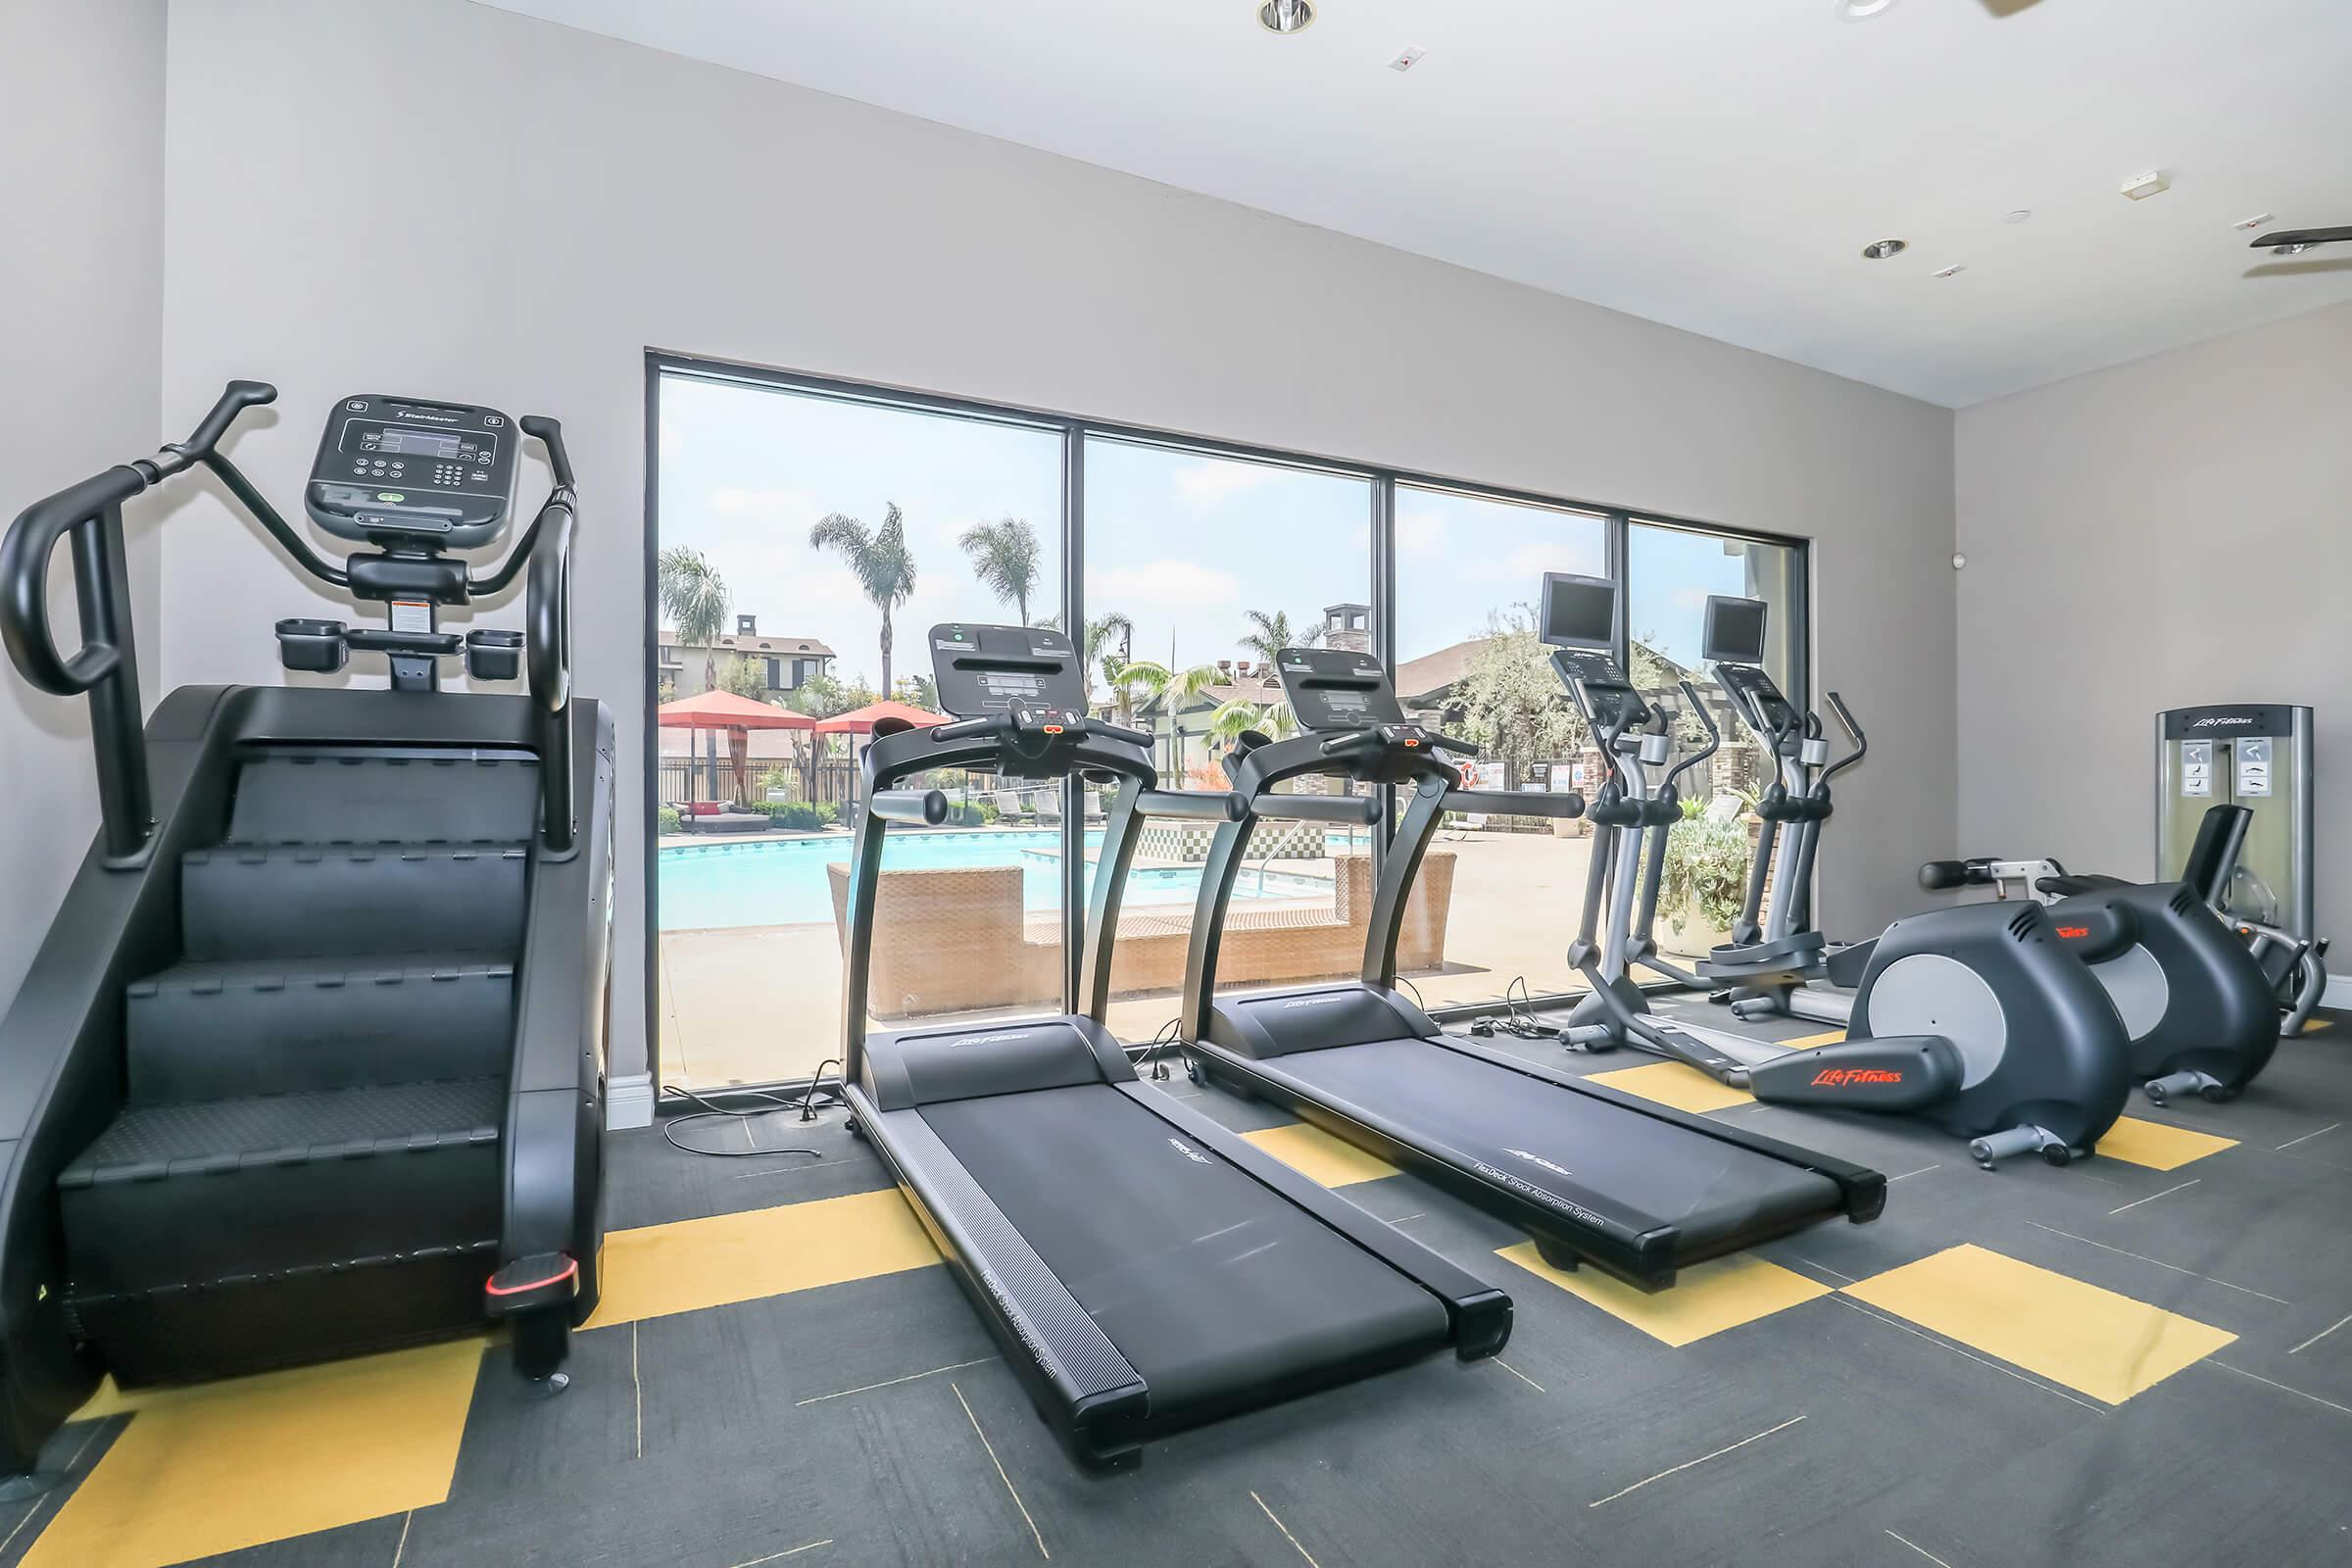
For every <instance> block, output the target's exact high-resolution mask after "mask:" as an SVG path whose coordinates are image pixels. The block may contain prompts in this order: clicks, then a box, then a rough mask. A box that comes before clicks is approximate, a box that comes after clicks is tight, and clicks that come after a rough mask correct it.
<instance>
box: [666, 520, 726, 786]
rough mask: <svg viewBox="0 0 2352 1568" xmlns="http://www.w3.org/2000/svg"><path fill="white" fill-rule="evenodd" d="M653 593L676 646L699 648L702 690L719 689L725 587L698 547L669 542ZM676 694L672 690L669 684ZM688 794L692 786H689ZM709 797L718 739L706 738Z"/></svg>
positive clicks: (690, 763) (690, 751) (689, 758)
mask: <svg viewBox="0 0 2352 1568" xmlns="http://www.w3.org/2000/svg"><path fill="white" fill-rule="evenodd" d="M654 589H655V595H656V597H657V598H659V599H660V600H661V603H662V613H663V614H666V615H667V616H668V617H669V626H670V632H671V634H672V635H673V636H675V637H676V638H677V639H678V646H679V647H680V648H700V649H702V651H703V690H705V691H707V692H709V691H716V690H717V689H718V639H719V637H720V636H721V635H722V634H723V633H724V632H725V631H726V629H727V611H728V608H729V605H728V595H727V585H726V582H725V580H724V579H722V578H721V577H720V576H719V574H718V571H717V568H715V567H713V566H712V565H711V563H710V562H708V561H706V560H705V559H704V558H703V553H702V552H701V551H699V550H689V549H687V548H686V547H685V546H684V545H671V546H670V547H669V548H668V549H667V550H664V551H662V554H661V556H660V557H659V558H657V560H656V561H655V564H654ZM672 695H673V696H674V695H675V688H674V687H673V688H672ZM694 738H695V732H694V731H693V730H688V731H687V732H686V776H687V778H688V780H690V781H691V780H692V779H693V777H694ZM687 793H688V795H689V796H690V797H691V795H692V794H693V786H692V784H691V782H690V783H689V785H688V788H687ZM717 796H718V737H717V736H715V735H713V736H712V737H711V798H712V799H714V800H715V799H716V798H717Z"/></svg>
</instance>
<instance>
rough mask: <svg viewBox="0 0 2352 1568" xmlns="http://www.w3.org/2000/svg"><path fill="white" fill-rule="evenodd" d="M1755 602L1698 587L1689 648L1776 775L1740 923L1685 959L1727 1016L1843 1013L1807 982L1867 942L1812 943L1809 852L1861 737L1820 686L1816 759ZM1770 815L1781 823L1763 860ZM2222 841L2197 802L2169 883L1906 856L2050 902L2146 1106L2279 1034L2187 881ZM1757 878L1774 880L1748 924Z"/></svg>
mask: <svg viewBox="0 0 2352 1568" xmlns="http://www.w3.org/2000/svg"><path fill="white" fill-rule="evenodd" d="M1765 613H1766V607H1765V606H1764V604H1763V603H1762V602H1761V601H1759V600H1754V599H1740V598H1732V597H1729V596H1724V595H1717V596H1714V597H1711V598H1709V599H1708V601H1707V611H1706V630H1705V635H1704V637H1703V639H1702V641H1701V648H1702V651H1703V657H1704V658H1706V659H1707V660H1709V661H1711V662H1713V663H1714V665H1715V678H1716V680H1717V681H1718V682H1719V683H1720V684H1721V685H1722V687H1723V689H1724V691H1725V692H1726V693H1727V694H1728V695H1729V696H1730V697H1731V699H1732V705H1733V707H1734V708H1736V709H1737V710H1738V711H1739V712H1740V718H1741V720H1742V721H1743V722H1745V723H1746V724H1747V725H1748V727H1749V728H1750V729H1751V730H1753V731H1754V732H1755V735H1756V737H1757V739H1759V740H1760V741H1762V742H1763V743H1764V745H1765V747H1766V749H1767V750H1768V751H1769V752H1770V753H1771V755H1772V756H1773V757H1774V758H1775V759H1776V760H1778V762H1779V764H1780V773H1781V776H1780V778H1779V779H1777V780H1775V782H1774V783H1773V785H1772V786H1771V788H1769V789H1768V790H1766V792H1765V794H1764V797H1763V799H1762V800H1760V801H1759V802H1758V803H1757V807H1756V811H1757V814H1758V815H1759V816H1761V817H1762V818H1763V819H1764V831H1763V835H1762V837H1761V838H1759V840H1758V842H1757V847H1756V854H1755V859H1754V861H1753V864H1752V866H1751V869H1750V872H1749V876H1748V884H1747V899H1746V905H1745V907H1744V908H1743V909H1742V911H1741V914H1740V922H1739V924H1738V925H1737V926H1736V927H1735V928H1734V930H1733V933H1732V941H1731V942H1730V943H1729V944H1727V945H1725V946H1723V947H1719V948H1717V949H1716V950H1715V951H1714V952H1713V953H1711V954H1710V955H1708V956H1707V958H1706V960H1705V961H1704V962H1702V963H1701V964H1700V965H1699V974H1700V975H1701V976H1702V977H1703V978H1704V979H1705V980H1707V981H1710V982H1713V983H1716V984H1719V985H1728V986H1730V987H1731V988H1732V996H1733V999H1734V1000H1733V1011H1734V1012H1735V1013H1736V1014H1737V1015H1739V1016H1740V1017H1741V1018H1751V1017H1756V1016H1760V1015H1768V1014H1772V1013H1782V1014H1793V1015H1796V1016H1799V1017H1806V1018H1816V1019H1821V1020H1823V1021H1825V1022H1831V1023H1841V1024H1842V1023H1847V1022H1848V1021H1849V1016H1850V1010H1851V1006H1852V1002H1851V999H1850V998H1849V997H1848V996H1845V995H1842V994H1840V993H1838V992H1836V991H1830V990H1825V989H1823V988H1822V987H1821V986H1819V985H1813V984H1809V983H1808V982H1811V981H1815V980H1827V981H1828V982H1829V983H1830V984H1831V985H1833V986H1846V987H1851V986H1856V985H1859V984H1860V983H1861V981H1862V977H1863V976H1864V975H1865V974H1866V973H1868V972H1869V968H1870V965H1871V962H1872V958H1873V955H1874V949H1875V943H1874V942H1861V943H1857V944H1855V945H1853V946H1852V947H1841V948H1828V947H1826V946H1825V945H1824V943H1823V941H1822V937H1821V933H1820V932H1818V931H1816V930H1814V929H1813V928H1812V918H1811V914H1812V910H1811V904H1810V900H1811V891H1812V875H1813V863H1814V858H1815V856H1816V854H1817V852H1818V850H1819V846H1820V842H1821V830H1822V824H1823V823H1825V822H1827V821H1828V820H1829V818H1830V814H1831V802H1830V780H1831V779H1832V778H1833V777H1834V776H1836V775H1837V774H1838V773H1840V772H1843V771H1844V770H1845V769H1846V768H1849V767H1851V766H1853V765H1854V764H1855V763H1856V762H1859V761H1860V760H1862V759H1863V757H1864V756H1865V755H1866V754H1867V753H1868V751H1869V749H1870V742H1869V738H1868V737H1867V736H1865V735H1864V734H1863V732H1862V728H1861V726H1860V725H1859V724H1857V723H1856V722H1855V721H1854V716H1853V713H1852V712H1851V711H1849V710H1848V709H1847V708H1846V706H1845V703H1844V702H1843V701H1842V700H1841V699H1840V698H1839V697H1838V694H1837V693H1836V692H1832V693H1830V694H1829V703H1830V707H1831V710H1832V711H1834V712H1836V714H1837V715H1838V723H1839V724H1840V725H1842V726H1843V727H1844V729H1845V732H1846V735H1847V738H1848V740H1849V741H1850V742H1851V746H1850V749H1849V750H1848V751H1847V752H1846V754H1845V755H1844V756H1843V757H1840V758H1839V759H1838V760H1836V761H1834V762H1832V761H1829V760H1828V759H1827V756H1826V750H1827V749H1826V747H1825V745H1824V743H1823V742H1822V739H1821V719H1820V716H1819V715H1818V714H1812V713H1806V714H1801V715H1800V714H1799V713H1798V712H1797V711H1796V708H1795V706H1794V705H1793V704H1791V703H1790V702H1789V699H1788V698H1787V697H1785V696H1783V695H1782V693H1781V690H1780V688H1779V687H1778V686H1777V685H1775V684H1774V683H1773V680H1772V677H1771V676H1770V675H1768V674H1766V673H1765V670H1764V617H1765ZM2231 809H2239V810H2242V808H2228V807H2225V808H2221V810H2222V811H2225V812H2226V811H2229V810H2231ZM1776 830H1777V831H1778V832H1779V833H1780V834H1781V835H1782V837H1781V839H1780V841H1779V845H1778V850H1779V859H1778V863H1777V866H1776V864H1775V863H1774V854H1775V833H1776ZM2239 831H2240V832H2241V833H2242V828H2241V829H2240V830H2239ZM2234 850H2235V841H2234V840H2233V838H2232V837H2231V835H2230V824H2229V821H2228V819H2227V818H2226V817H2214V816H2209V817H2208V819H2207V821H2206V823H2205V824H2204V825H2203V827H2202V829H2201V830H2200V833H2199V836H2198V842H2197V845H2196V847H2195V848H2194V849H2193V850H2192V851H2191V852H2190V855H2189V864H2188V866H2187V868H2186V869H2185V870H2184V871H2183V873H2182V877H2181V880H2180V881H2177V882H2154V883H2144V884H2143V883H2131V882H2126V881H2123V880H2122V879H2121V878H2117V877H2070V876H2068V875H2067V874H2066V872H2065V870H2064V868H2063V867H2061V866H2060V865H2058V863H2057V862H2056V861H2054V860H2030V861H2029V860H1931V861H1929V862H1928V863H1927V864H1925V865H1923V866H1921V867H1920V868H1919V881H1920V886H1922V887H1923V888H1926V889H1928V890H1929V891H1931V892H1939V891H1944V890H1948V889H1952V888H1960V887H1989V888H1991V889H1993V892H1994V897H1995V899H1996V901H2006V900H2011V899H2015V898H2020V897H2023V898H2025V899H2027V900H2039V901H2040V902H2041V903H2043V904H2045V905H2046V906H2048V910H2049V918H2050V926H2051V929H2052V930H2053V931H2054V932H2055V933H2056V935H2057V938H2058V940H2059V941H2060V942H2061V943H2063V944H2065V945H2066V946H2067V947H2068V948H2069V949H2070V950H2071V951H2072V952H2073V953H2074V955H2075V956H2076V957H2078V958H2080V959H2081V960H2082V962H2083V963H2085V964H2086V965H2088V966H2089V968H2090V971H2091V974H2092V975H2093V976H2094V977H2095V978H2096V979H2097V980H2098V982H2099V984H2100V986H2101V987H2102V988H2103V989H2104V990H2105V991H2106V993H2107V997H2108V1000H2109V1001H2110V1002H2111V1003H2113V1004H2114V1005H2115V1010H2116V1012H2117V1014H2118V1015H2119V1016H2120V1017H2121V1019H2122V1020H2123V1024H2124V1029H2125V1033H2126V1036H2127V1038H2128V1040H2129V1042H2130V1048H2131V1050H2130V1057H2131V1079H2132V1081H2133V1082H2135V1083H2139V1084H2141V1085H2143V1086H2144V1088H2145V1090H2146V1092H2147V1096H2148V1098H2149V1100H2151V1101H2152V1102H2154V1103H2157V1104H2159V1105H2162V1104H2167V1103H2171V1101H2172V1099H2173V1098H2174V1097H2175V1096H2179V1095H2187V1094H2197V1095H2201V1096H2203V1097H2204V1098H2205V1099H2206V1100H2208V1101H2212V1102H2215V1103H2220V1102H2222V1101H2227V1100H2231V1099H2234V1098H2235V1097H2236V1096H2237V1095H2238V1093H2239V1092H2240V1091H2242V1090H2243V1089H2244V1088H2245V1086H2246V1084H2247V1083H2248V1082H2250V1081H2251V1080H2252V1079H2253V1077H2254V1075H2255V1074H2256V1073H2258V1072H2260V1071H2261V1070H2262V1068H2263V1065H2264V1064H2265V1063H2266V1062H2268V1061H2269V1060H2270V1059H2271V1054H2272V1052H2273V1051H2274V1050H2275V1049H2276V1048H2277V1046H2278V1009H2277V1006H2276V1004H2275V1002H2274V1000H2273V993H2272V986H2271V981H2270V978H2269V976H2268V975H2266V974H2265V973H2264V971H2263V966H2262V964H2261V962H2260V960H2258V959H2257V958H2256V957H2255V956H2254V955H2253V953H2252V951H2251V950H2250V949H2249V948H2248V947H2247V946H2246V945H2245V944H2243V943H2241V942H2239V941H2238V940H2236V939H2235V938H2234V937H2233V936H2232V935H2231V933H2230V932H2229V929H2228V928H2226V927H2225V926H2224V925H2223V924H2222V922H2221V921H2220V920H2219V919H2217V918H2215V916H2214V913H2213V911H2212V910H2211V909H2210V908H2208V907H2207V906H2206V904H2205V902H2204V900H2203V899H2202V898H2201V897H2200V895H2199V893H2198V888H2199V887H2200V886H2203V885H2206V884H2208V883H2210V882H2212V881H2214V880H2216V879H2220V880H2223V881H2226V880H2227V878H2228V875H2229V870H2228V865H2229V861H2231V860H2233V859H2234ZM1768 879H1769V880H1770V881H1772V882H1773V884H1774V885H1775V888H1776V894H1775V897H1774V899H1773V903H1772V909H1771V912H1770V914H1769V916H1767V917H1766V918H1765V919H1764V921H1762V922H1761V923H1759V920H1758V918H1757V916H1758V908H1759V905H1760V904H1761V902H1762V899H1763V894H1764V887H1765V883H1766V881H1767V880H1768ZM1686 978H1687V977H1686Z"/></svg>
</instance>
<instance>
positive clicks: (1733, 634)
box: [1698, 594, 1765, 664]
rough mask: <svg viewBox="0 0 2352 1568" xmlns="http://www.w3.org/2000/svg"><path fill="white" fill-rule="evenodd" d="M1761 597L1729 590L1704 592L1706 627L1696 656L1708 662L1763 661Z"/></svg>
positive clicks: (1741, 662) (1736, 662)
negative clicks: (1735, 594) (1739, 595)
mask: <svg viewBox="0 0 2352 1568" xmlns="http://www.w3.org/2000/svg"><path fill="white" fill-rule="evenodd" d="M1764 609H1765V607H1764V601H1763V600H1761V599H1739V598H1735V597H1733V596H1732V595H1730V594H1709V595H1708V596H1707V621H1706V630H1705V632H1704V633H1703V634H1702V635H1701V636H1700V638H1699V651H1698V657H1699V659H1700V660H1701V661H1703V662H1706V663H1710V664H1761V663H1762V662H1764Z"/></svg>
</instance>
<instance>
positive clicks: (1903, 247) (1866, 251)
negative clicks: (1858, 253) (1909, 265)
mask: <svg viewBox="0 0 2352 1568" xmlns="http://www.w3.org/2000/svg"><path fill="white" fill-rule="evenodd" d="M1910 248H1911V242H1910V241H1909V240H1907V239H1874V240H1872V241H1871V242H1870V243H1869V244H1867V245H1865V246H1863V247H1862V254H1863V255H1864V256H1866V257H1868V258H1870V260H1872V261H1874V262H1883V261H1885V260H1887V257H1889V256H1900V255H1902V254H1903V252H1905V251H1907V250H1909V249H1910Z"/></svg>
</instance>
